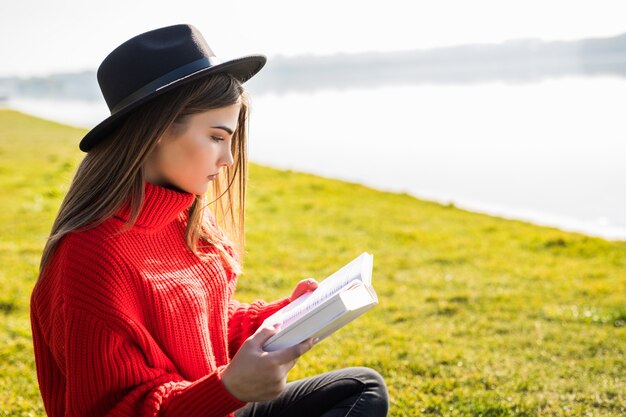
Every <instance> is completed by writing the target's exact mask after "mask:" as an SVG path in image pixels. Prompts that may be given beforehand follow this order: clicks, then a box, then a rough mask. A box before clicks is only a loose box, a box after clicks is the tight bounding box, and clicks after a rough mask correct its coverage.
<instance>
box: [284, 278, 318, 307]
mask: <svg viewBox="0 0 626 417" xmlns="http://www.w3.org/2000/svg"><path fill="white" fill-rule="evenodd" d="M317 287H318V284H317V281H316V280H315V279H314V278H307V279H303V280H302V281H300V282H298V285H296V288H295V289H294V290H293V292H292V293H291V296H290V297H289V300H291V301H294V300H295V299H296V298H298V297H300V296H302V295H304V294H306V293H308V292H311V291H313V290H315V289H316V288H317Z"/></svg>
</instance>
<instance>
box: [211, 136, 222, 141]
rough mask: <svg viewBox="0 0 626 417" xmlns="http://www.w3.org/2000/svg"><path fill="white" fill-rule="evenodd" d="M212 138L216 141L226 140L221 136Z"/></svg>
mask: <svg viewBox="0 0 626 417" xmlns="http://www.w3.org/2000/svg"><path fill="white" fill-rule="evenodd" d="M211 139H213V140H214V141H216V142H221V141H223V140H224V138H223V137H221V136H211Z"/></svg>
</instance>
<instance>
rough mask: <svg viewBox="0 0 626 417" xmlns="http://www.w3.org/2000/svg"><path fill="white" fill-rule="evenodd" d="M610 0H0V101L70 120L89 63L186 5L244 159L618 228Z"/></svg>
mask: <svg viewBox="0 0 626 417" xmlns="http://www.w3.org/2000/svg"><path fill="white" fill-rule="evenodd" d="M625 12H626V4H624V2H623V1H605V0H588V1H561V0H549V1H547V0H543V1H534V0H532V1H531V0H525V1H503V0H475V1H472V2H466V1H446V0H439V1H436V2H435V1H389V0H387V1H385V2H382V1H352V0H346V1H316V2H311V3H304V4H303V3H301V2H289V1H271V0H267V1H263V2H253V1H237V2H225V1H220V2H217V1H203V2H196V1H188V0H178V1H176V2H171V1H164V0H150V1H147V0H138V1H132V2H128V1H121V0H111V1H107V2H96V1H44V0H39V1H34V0H21V1H19V2H3V3H2V5H0V38H1V39H2V41H1V43H0V106H2V107H8V108H14V109H18V110H21V111H24V112H27V113H30V114H34V115H38V116H42V117H45V118H48V119H52V120H56V121H60V122H63V123H68V124H72V125H76V126H81V127H86V128H89V127H92V126H94V125H95V124H97V123H98V122H99V121H101V120H102V119H104V118H105V117H106V116H107V115H108V114H109V112H108V109H107V108H106V105H105V103H104V100H103V99H102V97H101V94H100V91H99V87H98V85H97V81H96V76H95V71H96V69H97V67H98V65H99V64H100V62H101V61H102V59H103V58H104V57H105V56H106V55H107V54H108V53H109V52H110V51H111V50H112V49H114V48H115V47H116V46H117V45H119V44H120V43H122V42H123V41H125V40H127V39H128V38H130V37H132V36H134V35H137V34H139V33H142V32H144V31H147V30H151V29H155V28H157V27H161V26H167V25H170V24H176V23H191V24H193V25H195V26H196V27H198V28H199V29H200V31H201V32H202V33H203V34H204V36H205V38H206V39H207V41H208V43H209V45H210V46H211V47H212V49H213V50H214V52H215V53H216V55H217V56H218V57H219V58H220V59H222V60H227V59H230V58H235V57H239V56H242V55H246V54H255V53H261V54H265V55H267V56H268V59H269V60H268V64H267V67H266V68H265V69H264V70H263V71H262V72H261V73H260V74H259V75H258V76H257V77H255V78H253V79H252V80H251V81H250V82H249V83H247V86H248V89H249V90H250V92H251V95H252V107H253V110H252V116H251V133H250V138H251V142H250V152H251V159H252V160H253V161H255V162H258V163H262V164H266V165H270V166H274V167H280V168H289V169H294V170H298V171H304V172H311V173H315V174H320V175H323V176H328V177H333V178H339V179H344V180H348V181H354V182H359V183H363V184H367V185H369V186H372V187H375V188H379V189H384V190H393V191H398V192H406V193H409V194H412V195H415V196H417V197H420V198H425V199H430V200H435V201H440V202H443V203H451V204H454V205H457V206H459V207H463V208H468V209H471V210H474V211H479V212H485V213H489V214H495V215H498V216H502V217H509V218H517V219H523V220H529V221H532V222H534V223H537V224H545V225H552V226H556V227H559V228H562V229H565V230H572V231H581V232H584V233H587V234H590V235H594V236H602V237H605V238H609V239H618V240H626V164H625V163H624V160H625V159H626V141H625V140H624V138H625V136H626V135H625V134H626V124H625V123H624V116H623V113H624V109H625V108H626V20H624V16H626V13H625Z"/></svg>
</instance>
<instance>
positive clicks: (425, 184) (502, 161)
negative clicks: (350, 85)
mask: <svg viewBox="0 0 626 417" xmlns="http://www.w3.org/2000/svg"><path fill="white" fill-rule="evenodd" d="M8 104H9V106H11V107H14V108H17V109H20V110H23V111H26V112H30V113H32V114H36V115H39V116H43V117H47V118H50V119H53V120H58V121H61V122H65V123H69V124H74V125H77V126H86V127H89V126H93V125H95V124H96V123H97V122H99V121H100V120H102V119H103V118H104V117H106V115H108V111H107V109H106V107H105V105H104V103H103V102H97V103H93V102H70V101H65V102H59V101H45V100H13V101H10V102H9V103H8ZM252 107H253V110H252V115H251V132H250V156H251V159H252V160H253V161H256V162H259V163H263V164H266V165H271V166H275V167H280V168H289V169H294V170H298V171H304V172H311V173H315V174H319V175H323V176H328V177H333V178H339V179H343V180H348V181H354V182H359V183H363V184H366V185H369V186H372V187H375V188H379V189H384V190H391V191H400V192H407V193H410V194H412V195H415V196H417V197H420V198H425V199H430V200H435V201H440V202H444V203H448V202H452V203H454V204H456V205H457V206H459V207H463V208H467V209H470V210H473V211H479V212H484V213H488V214H494V215H498V216H502V217H507V218H517V219H522V220H528V221H532V222H534V223H537V224H545V225H551V226H556V227H559V228H562V229H565V230H573V231H580V232H584V233H587V234H590V235H596V236H602V237H605V238H609V239H619V240H626V140H625V139H626V123H624V121H625V119H626V118H625V117H624V113H625V110H626V80H624V79H619V78H608V77H604V78H602V77H599V78H591V77H587V78H582V77H581V78H559V79H554V80H548V81H542V82H533V83H520V84H510V83H486V84H468V85H427V84H423V85H406V86H393V87H377V88H371V89H344V90H322V91H316V92H313V93H310V92H306V93H299V92H289V93H285V94H280V95H279V94H273V93H265V94H259V95H254V96H253V97H252Z"/></svg>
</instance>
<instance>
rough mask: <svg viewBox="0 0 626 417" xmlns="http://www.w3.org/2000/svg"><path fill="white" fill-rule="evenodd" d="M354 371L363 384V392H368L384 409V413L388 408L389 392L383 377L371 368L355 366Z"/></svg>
mask: <svg viewBox="0 0 626 417" xmlns="http://www.w3.org/2000/svg"><path fill="white" fill-rule="evenodd" d="M355 372H356V373H357V374H358V375H359V376H358V377H357V378H358V379H359V380H360V381H361V382H362V383H363V384H364V385H365V387H364V392H368V394H369V395H370V396H371V397H372V398H373V399H374V400H375V402H376V403H377V405H378V407H379V408H381V409H384V411H385V415H386V411H387V410H388V408H389V392H388V391H387V385H386V384H385V379H384V378H383V377H382V375H381V374H379V373H378V372H377V371H375V370H374V369H371V368H366V367H358V368H355Z"/></svg>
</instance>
